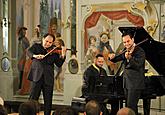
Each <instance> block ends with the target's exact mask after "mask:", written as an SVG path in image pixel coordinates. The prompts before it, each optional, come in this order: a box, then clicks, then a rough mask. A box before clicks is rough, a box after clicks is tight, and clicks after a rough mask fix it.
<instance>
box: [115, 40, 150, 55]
mask: <svg viewBox="0 0 165 115" xmlns="http://www.w3.org/2000/svg"><path fill="white" fill-rule="evenodd" d="M147 40H149V39H148V38H146V39H144V40H142V41H141V42H139V43H137V44H135V47H136V46H138V45H140V44H142V43H144V42H146V41H147ZM126 51H127V50H126V49H125V50H123V51H122V52H121V53H119V54H118V55H117V56H119V55H121V54H123V53H125V52H126Z"/></svg>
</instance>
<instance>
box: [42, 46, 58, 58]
mask: <svg viewBox="0 0 165 115" xmlns="http://www.w3.org/2000/svg"><path fill="white" fill-rule="evenodd" d="M55 49H57V47H54V48H53V49H51V50H50V51H49V52H48V53H46V54H45V55H44V57H46V56H47V55H49V54H50V53H52V52H53V51H54V50H55Z"/></svg>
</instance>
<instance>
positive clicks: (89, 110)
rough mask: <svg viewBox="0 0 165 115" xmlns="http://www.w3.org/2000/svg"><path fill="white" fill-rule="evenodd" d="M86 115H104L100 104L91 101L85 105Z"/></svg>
mask: <svg viewBox="0 0 165 115" xmlns="http://www.w3.org/2000/svg"><path fill="white" fill-rule="evenodd" d="M84 115H102V112H101V110H100V107H99V104H98V103H97V102H96V101H94V100H91V101H89V102H88V103H87V104H86V105H85V112H84Z"/></svg>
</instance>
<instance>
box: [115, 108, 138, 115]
mask: <svg viewBox="0 0 165 115" xmlns="http://www.w3.org/2000/svg"><path fill="white" fill-rule="evenodd" d="M117 115H135V112H134V111H133V110H132V109H130V108H128V107H124V108H121V109H120V110H119V111H118V112H117Z"/></svg>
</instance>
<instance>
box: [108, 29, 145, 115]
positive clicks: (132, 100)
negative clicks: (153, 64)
mask: <svg viewBox="0 0 165 115" xmlns="http://www.w3.org/2000/svg"><path fill="white" fill-rule="evenodd" d="M134 37H135V33H134V32H132V31H131V30H130V31H128V30H127V31H123V35H122V40H123V45H124V47H125V50H124V51H126V52H123V53H122V54H120V55H116V56H115V54H114V55H112V54H111V55H109V58H110V60H111V61H112V62H118V61H123V66H124V71H123V80H124V88H125V94H126V99H127V104H126V105H127V107H129V108H131V109H133V110H134V111H135V113H136V115H138V108H137V104H138V101H139V98H140V95H141V93H142V91H143V90H144V88H145V87H144V86H145V85H144V78H145V77H144V68H145V52H144V50H143V49H142V48H140V47H139V46H136V45H135V43H134Z"/></svg>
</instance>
